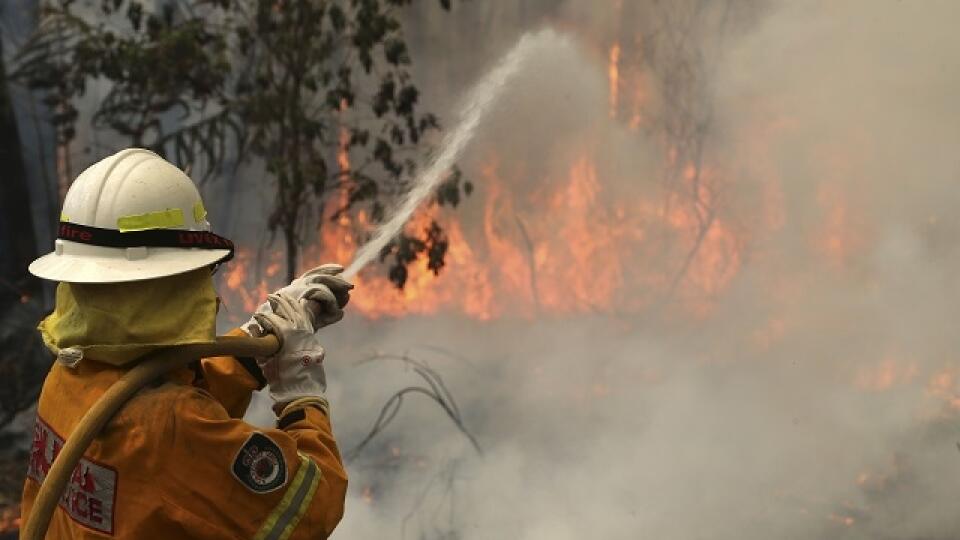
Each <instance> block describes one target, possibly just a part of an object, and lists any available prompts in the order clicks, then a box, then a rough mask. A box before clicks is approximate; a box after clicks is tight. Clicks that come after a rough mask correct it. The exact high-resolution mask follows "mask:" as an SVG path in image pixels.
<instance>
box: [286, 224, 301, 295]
mask: <svg viewBox="0 0 960 540" xmlns="http://www.w3.org/2000/svg"><path fill="white" fill-rule="evenodd" d="M283 243H284V244H285V246H286V248H287V283H290V282H291V281H293V280H294V279H296V277H297V258H298V257H297V255H298V253H297V249H298V247H299V246H298V245H297V231H296V226H285V227H284V228H283Z"/></svg>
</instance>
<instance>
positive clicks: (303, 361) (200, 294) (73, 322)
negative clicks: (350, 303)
mask: <svg viewBox="0 0 960 540" xmlns="http://www.w3.org/2000/svg"><path fill="white" fill-rule="evenodd" d="M232 255H233V245H232V244H231V243H230V241H229V240H226V239H225V238H222V237H220V236H218V235H216V234H213V233H212V232H210V225H209V223H208V222H207V219H206V210H205V209H204V206H203V202H202V200H201V198H200V194H199V192H198V191H197V189H196V187H195V186H194V184H193V182H192V181H191V180H190V178H188V177H187V175H186V174H184V173H183V172H182V171H180V170H179V169H178V168H177V167H175V166H173V165H172V164H170V163H168V162H166V161H165V160H163V159H162V158H161V157H159V156H157V155H156V154H154V153H152V152H149V151H147V150H142V149H127V150H123V151H121V152H119V153H117V154H114V155H112V156H110V157H107V158H105V159H103V160H102V161H100V162H98V163H96V164H94V165H92V166H91V167H90V168H88V169H87V170H85V171H84V172H83V173H81V174H80V176H79V177H77V179H76V181H75V182H74V184H73V185H72V186H71V188H70V190H69V191H68V193H67V196H66V199H65V201H64V206H63V214H62V216H61V223H60V227H59V231H58V238H57V240H56V242H55V250H54V252H53V253H50V254H48V255H45V256H43V257H40V258H39V259H37V260H36V261H34V262H33V264H31V266H30V271H31V272H32V273H33V274H35V275H37V276H39V277H41V278H44V279H49V280H54V281H59V282H60V284H59V285H58V287H57V294H56V307H55V310H54V312H53V313H52V314H51V315H50V316H49V317H47V318H46V319H44V320H43V321H42V322H41V324H40V332H41V335H42V337H43V339H44V342H45V343H46V345H47V347H48V348H49V349H50V350H51V351H52V353H53V354H54V355H55V356H56V362H55V363H54V365H53V367H52V368H51V370H50V372H49V374H48V375H47V378H46V381H45V382H44V385H43V390H42V392H41V395H40V400H39V404H38V407H37V419H36V425H35V427H34V432H33V443H32V447H31V451H30V458H29V465H28V473H27V479H26V482H25V486H24V491H23V505H22V511H23V520H24V521H26V519H27V518H28V516H29V514H30V510H31V505H32V503H33V501H34V499H35V497H36V495H37V491H38V489H39V487H40V485H41V484H42V482H43V480H44V477H45V476H46V474H47V472H48V471H49V468H50V466H51V463H52V462H53V459H54V458H55V457H56V455H57V453H58V452H59V450H60V448H61V447H62V446H63V444H64V439H65V438H66V437H69V436H70V433H71V432H72V431H73V429H74V427H75V426H76V424H77V423H78V421H79V420H80V418H81V417H82V416H83V414H84V413H85V412H86V411H87V409H89V408H90V407H91V406H92V405H93V404H94V403H95V402H96V400H97V399H98V398H99V397H100V396H101V395H102V394H103V392H104V391H105V390H107V388H109V387H110V386H111V385H112V384H113V383H115V382H116V381H117V380H118V379H119V378H120V377H121V376H122V375H123V374H124V373H125V372H126V371H128V370H129V368H130V366H131V364H132V363H133V362H134V361H135V360H137V359H138V358H140V357H142V356H143V355H145V354H147V353H149V352H150V351H152V350H155V349H157V348H161V347H166V346H171V345H178V344H187V343H204V342H211V341H213V340H214V338H215V336H216V333H215V319H216V313H217V309H218V305H219V300H218V298H217V296H216V293H215V291H214V288H213V281H212V277H211V275H212V270H214V269H215V267H216V266H217V265H219V264H220V263H223V262H226V261H227V260H229V259H230V258H231V257H232ZM341 271H342V267H340V266H338V265H324V266H321V267H319V268H315V269H314V270H311V271H309V272H307V273H306V274H304V275H303V276H301V277H300V278H298V279H297V280H294V282H293V283H291V284H290V285H288V286H286V287H284V288H282V289H280V290H278V291H276V292H275V293H273V294H271V295H269V297H268V298H269V300H268V302H266V303H264V304H263V305H261V306H260V307H259V308H258V309H257V311H256V313H254V314H253V316H252V317H251V319H250V321H249V322H248V323H247V324H245V325H244V326H243V327H242V328H241V329H237V330H235V331H234V332H233V333H234V334H235V335H236V333H238V332H247V333H249V334H251V335H256V336H260V335H262V334H263V333H272V334H274V335H276V336H277V337H278V338H279V341H280V343H281V348H280V350H279V352H278V353H277V354H276V355H275V356H273V357H270V358H233V357H220V358H205V359H198V360H197V361H196V362H194V363H193V364H192V365H191V366H190V367H188V368H183V369H181V370H178V371H175V372H173V373H170V374H168V375H167V376H165V377H164V378H163V379H162V380H158V381H156V382H155V383H154V384H152V385H150V386H149V387H147V388H145V389H144V390H142V391H140V392H139V393H138V394H137V395H136V396H134V397H133V398H132V399H131V400H130V401H129V402H128V403H127V404H126V405H125V406H124V407H123V408H122V409H121V410H120V412H119V413H117V414H116V415H115V416H114V417H113V418H112V419H111V420H110V422H109V423H108V424H107V425H106V427H105V428H104V429H103V431H102V432H101V433H100V434H99V435H98V436H97V438H96V439H95V440H94V442H93V443H92V444H91V445H90V447H89V448H88V449H87V451H86V453H85V454H84V456H83V458H82V459H81V460H80V462H79V464H78V465H77V467H76V468H75V469H74V471H73V474H72V477H71V479H70V481H69V483H68V486H67V489H66V491H65V493H64V494H63V497H62V498H61V499H60V503H59V507H58V508H57V509H56V511H55V513H54V515H53V518H52V520H51V523H50V528H49V532H48V536H47V537H48V538H55V539H67V538H70V539H76V538H101V539H102V538H123V539H127V538H129V539H138V540H143V539H173V538H197V539H224V540H226V539H236V538H256V539H279V538H284V539H291V540H293V539H298V538H303V539H306V538H310V539H314V538H325V537H327V536H328V535H329V534H330V533H331V531H333V529H334V527H335V526H336V525H337V523H338V522H339V521H340V518H341V516H342V515H343V506H344V497H345V493H346V486H347V478H346V472H345V471H344V468H343V464H342V461H341V458H340V454H339V451H338V449H337V444H336V440H335V439H334V436H333V432H332V430H331V425H330V419H329V405H328V403H327V400H326V399H325V398H324V391H325V389H326V380H325V377H324V370H323V358H324V351H323V347H322V346H321V345H320V343H319V342H318V341H317V337H316V333H315V332H316V330H318V329H319V328H321V327H323V326H326V325H329V324H332V323H334V322H336V321H338V320H340V319H341V318H342V317H343V306H344V305H345V304H346V303H347V300H348V298H349V291H350V289H351V288H352V285H350V284H349V283H348V282H346V281H345V280H344V279H342V278H340V277H339V276H338V275H337V274H339V273H340V272H341ZM265 386H269V389H270V396H271V398H272V399H273V401H274V411H275V412H276V414H277V424H276V427H275V428H273V429H261V428H258V427H255V426H253V425H250V424H248V423H246V422H244V421H243V420H242V417H243V414H244V412H245V410H246V408H247V406H248V405H249V403H250V399H251V395H252V392H253V391H255V390H259V389H263V388H264V387H265Z"/></svg>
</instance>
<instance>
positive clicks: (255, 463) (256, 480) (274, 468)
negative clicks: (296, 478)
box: [232, 433, 287, 493]
mask: <svg viewBox="0 0 960 540" xmlns="http://www.w3.org/2000/svg"><path fill="white" fill-rule="evenodd" d="M232 472H233V476H234V477H235V478H236V479H237V480H239V481H240V483H241V484H243V485H245V486H247V488H248V489H250V490H251V491H253V492H254V493H270V492H271V491H276V490H277V489H280V488H282V487H283V486H284V485H285V484H286V483H287V464H286V462H285V461H284V459H283V452H282V451H281V450H280V447H279V446H277V443H275V442H273V441H272V440H270V438H269V437H267V436H266V435H264V434H263V433H251V434H250V437H248V438H247V440H246V442H244V443H243V446H241V447H240V451H239V452H237V457H236V458H234V460H233V467H232Z"/></svg>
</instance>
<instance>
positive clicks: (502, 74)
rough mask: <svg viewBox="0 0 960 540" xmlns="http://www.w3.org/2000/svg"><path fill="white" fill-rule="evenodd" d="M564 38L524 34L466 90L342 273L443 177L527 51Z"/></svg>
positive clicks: (376, 249)
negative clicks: (431, 150)
mask: <svg viewBox="0 0 960 540" xmlns="http://www.w3.org/2000/svg"><path fill="white" fill-rule="evenodd" d="M565 42H566V38H564V37H563V36H561V35H560V34H557V33H556V32H554V31H553V30H550V29H546V30H540V31H538V32H535V33H527V34H524V35H523V37H521V38H520V41H519V42H517V44H516V45H515V46H514V47H513V49H511V50H510V52H509V53H507V55H506V56H504V57H503V58H502V59H501V60H500V61H499V62H498V63H497V64H496V66H494V68H493V69H492V70H491V71H490V72H489V73H488V74H487V75H486V76H485V77H484V78H483V79H481V80H480V82H478V83H477V84H476V85H475V86H474V87H473V88H472V89H471V90H470V92H469V93H468V94H467V96H466V99H465V100H464V102H463V105H462V107H461V108H460V116H459V121H458V122H457V124H456V126H455V127H454V128H453V130H452V131H449V132H447V133H446V134H445V135H444V137H443V139H442V140H441V142H440V149H439V151H438V152H437V153H436V155H435V156H434V157H433V159H431V160H430V161H428V162H427V164H426V167H425V168H423V169H421V171H422V172H421V173H420V174H419V175H418V176H417V177H416V181H415V182H414V184H413V187H412V188H411V189H410V191H408V192H407V193H406V194H405V195H404V196H403V199H401V201H400V202H399V204H398V205H397V207H396V209H395V210H394V212H393V213H392V214H391V216H390V219H388V220H387V221H385V222H384V223H383V224H382V225H380V227H379V228H378V229H377V231H376V232H375V233H374V235H373V237H372V238H371V239H370V241H368V242H367V243H366V244H364V245H363V246H362V247H361V248H360V249H359V250H357V253H356V256H355V257H354V259H353V262H351V263H350V266H348V267H347V269H346V270H345V271H344V273H343V276H344V277H346V278H347V279H350V278H352V277H353V276H355V275H356V274H357V273H358V272H359V271H360V270H361V269H363V267H365V266H366V265H367V264H369V263H370V261H372V260H373V259H374V258H375V257H376V256H377V255H378V254H379V253H380V251H381V250H383V248H384V246H386V245H387V244H388V243H389V242H390V241H391V240H393V238H394V237H396V236H397V234H398V233H399V232H400V230H401V229H402V228H403V225H404V224H405V223H406V222H407V220H409V219H410V216H412V215H413V213H414V212H415V211H416V209H417V208H418V207H419V206H420V204H421V203H422V202H423V200H424V199H425V198H426V197H427V196H428V195H430V194H431V193H433V191H434V189H436V187H437V184H439V183H440V181H441V180H443V179H444V177H445V175H446V174H447V172H448V171H449V170H450V168H451V167H453V164H454V163H455V162H456V160H457V158H459V157H460V154H461V153H462V152H463V150H464V148H466V146H467V143H469V142H470V141H471V140H472V139H473V137H474V135H475V134H476V131H477V127H478V126H479V125H480V121H481V120H483V118H484V117H485V116H486V115H487V113H488V112H489V111H490V109H491V108H492V106H493V105H494V104H495V103H496V102H497V100H498V99H499V98H500V96H501V95H502V94H503V89H504V88H505V87H506V86H507V83H508V82H510V80H511V79H512V78H513V77H514V75H516V73H517V72H518V71H519V70H520V67H521V66H522V65H523V63H524V62H525V61H526V59H527V58H529V56H530V55H531V53H532V52H533V51H535V50H536V49H538V48H541V47H543V48H548V47H549V46H551V45H558V46H559V45H563V44H564V43H565Z"/></svg>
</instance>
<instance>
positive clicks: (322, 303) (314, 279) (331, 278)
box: [240, 264, 353, 337]
mask: <svg viewBox="0 0 960 540" xmlns="http://www.w3.org/2000/svg"><path fill="white" fill-rule="evenodd" d="M341 272H343V267H342V266H340V265H339V264H323V265H320V266H318V267H316V268H314V269H312V270H308V271H307V272H305V273H304V274H303V275H302V276H300V277H298V278H297V279H295V280H293V281H292V282H290V284H289V285H287V286H286V287H282V288H281V289H279V290H277V291H276V292H275V293H274V294H276V295H279V294H285V295H287V296H290V297H291V298H294V299H296V300H297V301H298V302H300V303H301V304H302V305H305V306H306V308H307V310H308V311H309V314H310V322H311V325H312V326H313V329H314V330H319V329H321V328H323V327H324V326H328V325H331V324H333V323H335V322H337V321H339V320H340V319H342V318H343V308H344V307H345V306H346V305H347V302H349V301H350V289H352V288H353V284H351V283H350V282H348V281H347V280H345V279H343V278H342V277H340V276H338V275H337V274H339V273H341ZM264 313H273V311H271V307H270V302H264V303H263V304H261V305H260V307H258V308H257V310H256V312H254V315H253V317H251V318H250V320H249V321H247V322H246V323H245V324H243V325H242V326H241V327H240V328H242V329H243V331H245V332H246V333H247V334H250V335H251V336H254V337H262V336H263V335H264V333H265V332H264V329H263V327H262V326H261V325H260V324H259V323H258V322H257V320H256V318H257V315H258V314H264Z"/></svg>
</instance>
